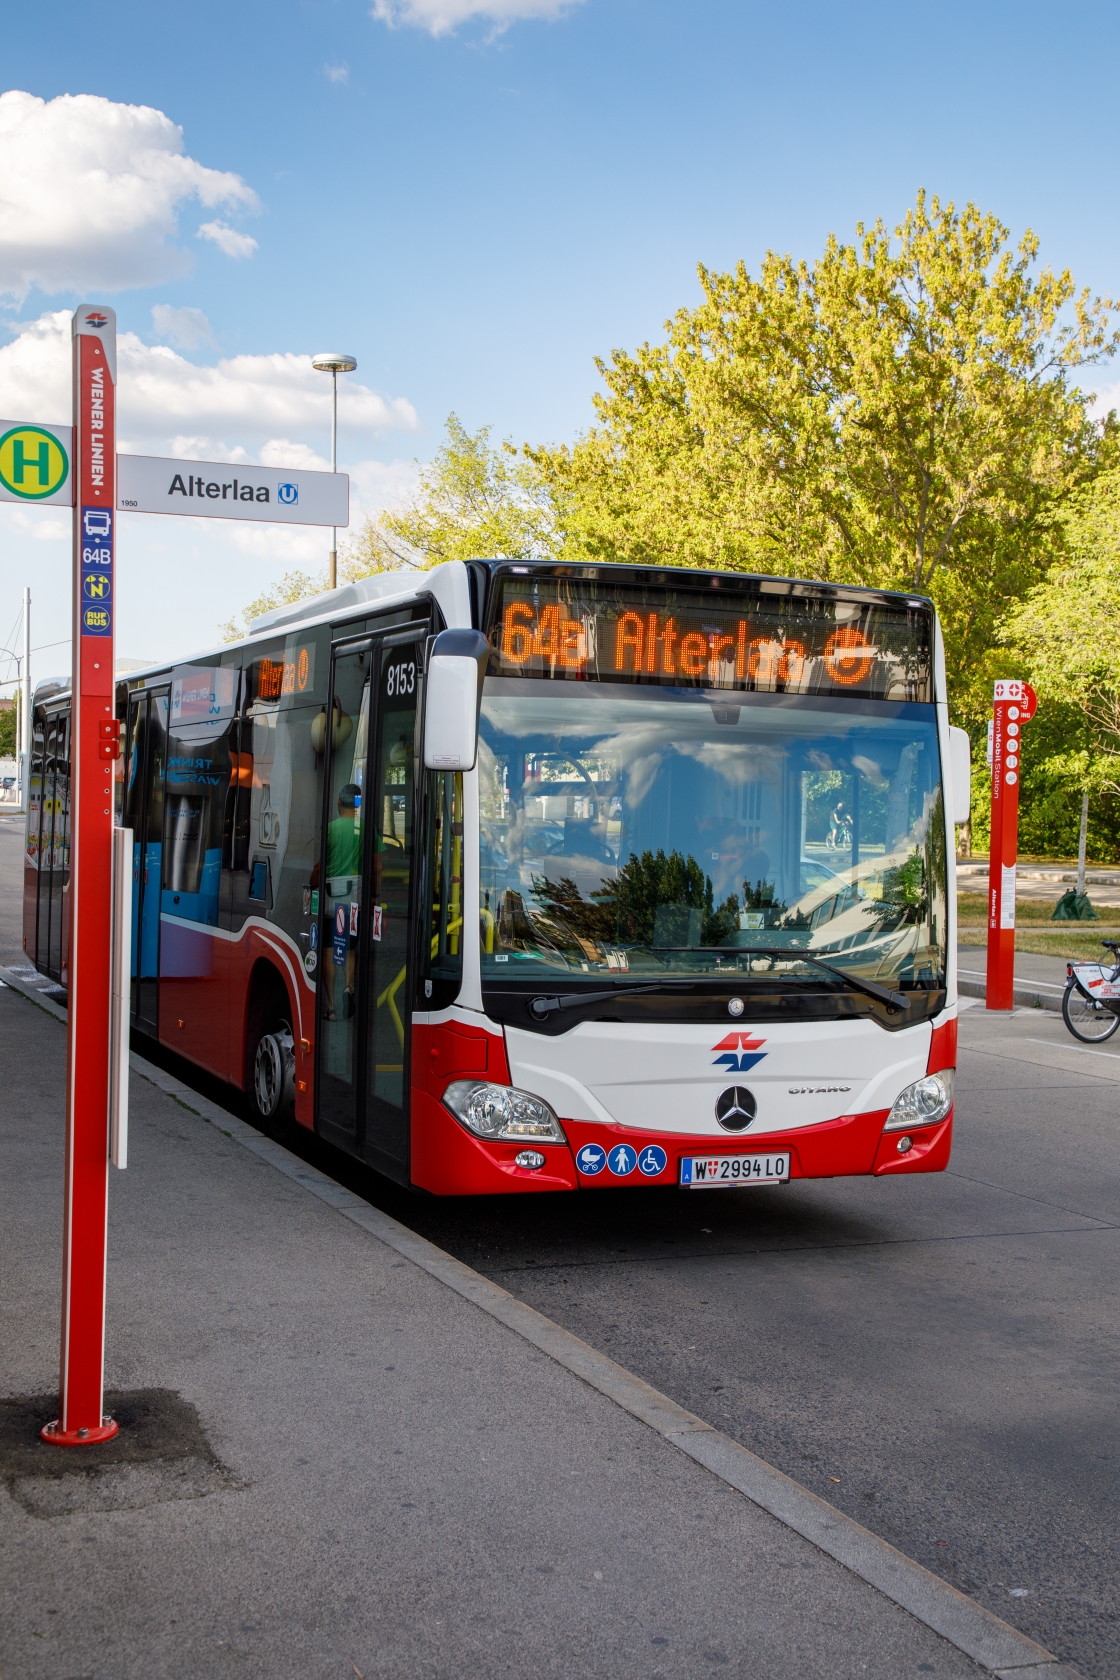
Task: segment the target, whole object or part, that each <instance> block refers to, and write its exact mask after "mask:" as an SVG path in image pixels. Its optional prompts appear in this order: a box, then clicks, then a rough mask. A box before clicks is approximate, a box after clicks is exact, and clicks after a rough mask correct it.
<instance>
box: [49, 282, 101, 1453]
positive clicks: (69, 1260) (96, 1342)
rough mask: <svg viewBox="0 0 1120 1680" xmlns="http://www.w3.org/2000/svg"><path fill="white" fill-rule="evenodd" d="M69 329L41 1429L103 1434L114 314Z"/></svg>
mask: <svg viewBox="0 0 1120 1680" xmlns="http://www.w3.org/2000/svg"><path fill="white" fill-rule="evenodd" d="M73 341H74V455H73V460H74V475H75V496H74V569H73V589H74V596H73V691H72V692H73V699H72V723H71V730H72V734H71V747H70V915H71V923H70V962H69V988H68V991H69V997H68V1009H67V1014H68V1028H67V1031H68V1039H67V1062H66V1179H65V1202H64V1215H63V1249H62V1356H61V1372H60V1377H59V1414H58V1418H57V1420H56V1421H55V1422H54V1423H49V1424H47V1425H46V1427H45V1428H44V1429H43V1431H42V1434H43V1439H44V1440H47V1441H52V1442H56V1443H58V1444H60V1445H65V1446H78V1445H82V1444H85V1443H92V1442H95V1441H105V1440H108V1439H109V1438H110V1436H113V1435H115V1434H116V1433H117V1425H116V1423H114V1422H113V1421H112V1419H110V1418H107V1417H105V1416H104V1415H103V1411H102V1390H103V1385H104V1349H105V1258H106V1229H107V1221H108V1189H109V1183H108V1180H109V1101H110V1061H111V1040H112V1031H111V1028H112V1025H113V1022H112V1019H111V984H112V970H111V964H112V958H111V946H112V926H113V916H112V884H113V867H112V862H113V798H112V789H113V760H114V759H115V758H116V757H117V756H118V754H119V751H120V746H119V727H118V725H117V723H116V721H115V718H114V700H113V616H114V608H115V601H114V577H113V525H114V517H115V507H116V462H117V450H116V412H115V398H116V373H117V339H116V317H115V315H114V314H113V311H112V310H111V309H98V308H95V307H92V306H90V305H88V304H86V305H83V306H82V308H80V309H79V310H77V311H76V313H75V315H74V321H73Z"/></svg>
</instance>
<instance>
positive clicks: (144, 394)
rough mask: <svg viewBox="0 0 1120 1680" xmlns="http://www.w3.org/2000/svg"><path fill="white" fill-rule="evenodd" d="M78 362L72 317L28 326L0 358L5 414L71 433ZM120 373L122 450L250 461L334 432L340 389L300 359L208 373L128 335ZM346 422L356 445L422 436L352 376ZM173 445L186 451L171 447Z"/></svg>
mask: <svg viewBox="0 0 1120 1680" xmlns="http://www.w3.org/2000/svg"><path fill="white" fill-rule="evenodd" d="M70 355H71V353H70V314H69V312H68V311H67V310H54V311H51V312H49V313H48V314H45V315H41V316H40V317H39V319H38V320H37V321H31V322H28V323H27V324H26V325H22V326H20V327H19V329H18V335H17V337H16V338H15V339H14V340H13V341H12V343H10V344H7V345H5V346H3V348H0V414H2V415H7V416H10V417H11V418H13V419H23V418H27V419H31V420H41V421H52V420H53V421H55V422H56V423H59V424H63V425H65V424H66V423H67V420H68V417H69V414H70V403H71V398H70ZM117 372H118V378H119V382H120V383H119V386H118V393H117V397H118V426H119V429H120V446H121V448H122V449H123V448H125V447H126V440H127V447H128V448H129V449H131V450H133V451H134V452H137V453H140V454H147V453H158V454H164V453H171V454H176V453H180V452H181V453H182V454H184V455H194V456H195V458H196V459H201V460H206V459H209V460H237V459H247V458H248V457H247V455H246V454H245V451H246V450H251V449H259V448H261V446H262V445H266V444H269V443H270V442H272V443H276V444H277V445H278V446H279V445H281V444H282V440H285V439H289V438H295V439H299V438H300V436H301V434H302V435H303V436H304V437H306V436H307V435H308V434H318V435H320V436H322V435H323V434H324V433H326V432H328V430H329V427H330V411H331V381H330V380H329V379H328V378H326V376H325V375H324V374H321V373H317V372H316V371H315V369H314V368H313V367H312V365H311V357H310V356H304V355H297V354H296V353H295V352H294V351H290V350H289V351H276V352H274V353H273V354H272V355H267V356H230V357H226V358H223V359H222V360H221V361H219V362H218V363H217V365H216V366H214V367H202V366H199V365H198V364H197V363H195V362H191V361H189V360H188V359H187V358H186V357H185V356H181V355H179V354H178V353H177V352H176V351H175V350H172V349H171V348H170V347H169V346H168V345H166V344H145V343H144V342H143V340H142V339H140V338H138V337H137V335H136V334H135V333H131V332H125V333H121V334H120V335H119V337H118V339H117ZM338 421H339V430H340V433H341V434H342V435H343V436H344V437H348V438H349V439H350V440H353V438H354V435H355V434H358V435H359V436H362V437H363V438H368V437H369V436H371V435H377V434H381V433H385V432H414V431H417V430H418V428H419V422H418V420H417V416H416V410H415V409H414V408H413V406H412V404H411V403H410V402H409V401H408V400H407V399H406V398H404V397H395V398H392V399H386V398H385V397H383V396H381V395H380V393H379V392H377V391H374V390H373V389H371V387H370V386H368V385H362V384H360V383H359V382H358V381H357V380H355V379H354V377H353V376H352V375H348V376H346V377H345V378H343V379H340V380H339V382H338ZM173 441H174V442H175V443H176V444H179V445H182V446H184V447H182V449H181V451H180V450H176V449H173V448H171V447H170V445H171V444H172V442H173ZM188 446H189V447H188ZM296 447H302V445H298V444H297V445H296ZM350 447H351V448H352V447H353V443H352V441H351V445H350ZM285 464H287V463H285Z"/></svg>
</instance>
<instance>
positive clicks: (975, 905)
mask: <svg viewBox="0 0 1120 1680" xmlns="http://www.w3.org/2000/svg"><path fill="white" fill-rule="evenodd" d="M987 909H988V901H987V899H986V898H985V897H984V896H983V894H982V893H958V894H957V915H958V918H959V921H958V941H959V943H961V944H965V945H969V944H971V945H985V944H987V928H988V924H987V920H986V916H987ZM1053 912H1054V906H1053V905H1052V904H1040V903H1039V902H1038V900H1037V899H1029V898H1019V899H1016V901H1015V922H1016V928H1015V949H1016V950H1017V951H1020V952H1023V953H1026V954H1029V955H1030V956H1033V957H1061V958H1062V959H1063V960H1064V961H1067V962H1068V961H1070V960H1071V959H1076V960H1077V961H1079V962H1093V961H1095V960H1097V959H1098V958H1102V957H1103V958H1104V959H1105V960H1106V961H1107V960H1108V959H1107V953H1106V952H1105V951H1104V950H1103V949H1102V948H1101V939H1102V937H1103V938H1105V939H1113V938H1114V939H1117V940H1120V910H1109V909H1107V908H1105V909H1102V910H1101V911H1100V912H1099V915H1100V921H1099V922H1054V921H1051V919H1050V918H1051V916H1052V915H1053Z"/></svg>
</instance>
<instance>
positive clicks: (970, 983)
mask: <svg viewBox="0 0 1120 1680" xmlns="http://www.w3.org/2000/svg"><path fill="white" fill-rule="evenodd" d="M1063 990H1064V988H1063ZM957 991H958V992H960V994H961V996H962V997H971V998H979V999H980V1000H981V1002H983V1000H984V998H985V997H987V987H986V986H985V984H984V982H983V980H962V979H961V977H960V973H959V971H958V974H957ZM1013 995H1014V998H1015V1007H1016V1008H1017V1009H1049V1010H1052V1011H1056V1012H1057V1013H1058V1014H1059V1015H1060V1014H1061V1012H1062V994H1061V992H1057V993H1055V992H1044V991H1043V990H1042V988H1041V986H1040V985H1036V986H1032V985H1031V984H1030V983H1029V982H1028V981H1024V982H1023V983H1022V984H1021V985H1017V986H1016V987H1015V990H1014V994H1013Z"/></svg>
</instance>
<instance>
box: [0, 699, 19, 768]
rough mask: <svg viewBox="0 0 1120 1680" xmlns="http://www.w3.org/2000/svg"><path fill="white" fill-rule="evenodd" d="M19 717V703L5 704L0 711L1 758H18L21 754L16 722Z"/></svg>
mask: <svg viewBox="0 0 1120 1680" xmlns="http://www.w3.org/2000/svg"><path fill="white" fill-rule="evenodd" d="M18 718H19V703H18V701H17V703H16V704H15V705H14V706H5V708H4V710H3V711H0V758H16V757H18V755H19V745H18V742H17V741H16V723H17V721H18Z"/></svg>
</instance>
